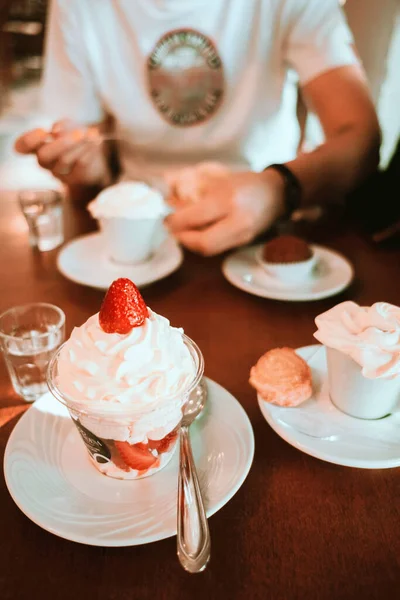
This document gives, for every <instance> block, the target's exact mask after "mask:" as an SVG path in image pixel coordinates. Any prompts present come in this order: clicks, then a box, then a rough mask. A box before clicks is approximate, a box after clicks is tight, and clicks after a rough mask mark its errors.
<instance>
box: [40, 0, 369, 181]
mask: <svg viewBox="0 0 400 600" xmlns="http://www.w3.org/2000/svg"><path fill="white" fill-rule="evenodd" d="M351 44H352V37H351V34H350V31H349V29H348V27H347V24H346V22H345V19H344V17H343V14H342V12H341V10H340V8H339V5H338V0H53V3H52V8H51V11H50V17H49V32H48V39H47V51H46V67H45V73H44V80H43V100H44V106H45V112H46V114H47V116H50V117H51V118H52V119H59V118H65V117H69V118H73V119H76V120H78V121H80V122H83V123H93V122H97V121H99V120H102V119H103V117H104V115H105V114H106V113H110V114H111V115H113V116H114V117H115V120H116V122H117V127H118V129H119V130H120V133H122V134H123V135H124V136H127V137H129V139H130V140H131V142H132V146H129V148H128V146H127V145H124V144H123V145H121V148H120V154H121V162H122V166H123V169H124V171H125V172H126V173H127V174H128V176H129V177H138V176H139V177H140V174H141V173H143V169H144V168H148V169H151V170H155V171H159V170H163V169H165V168H168V167H170V166H174V167H176V166H180V165H186V164H190V163H194V162H197V161H199V160H219V161H222V162H224V163H226V164H228V165H229V166H231V167H232V168H251V169H254V170H260V169H262V168H263V167H265V166H266V165H268V164H270V163H272V162H283V161H287V160H290V159H292V158H293V157H294V156H295V153H296V148H297V143H298V137H299V130H298V124H297V120H296V115H295V103H296V90H295V82H296V80H297V79H298V81H299V83H300V85H304V84H306V83H307V82H308V81H310V80H312V79H313V78H315V77H316V76H318V75H319V74H321V73H322V72H324V71H327V70H329V69H331V68H334V67H338V66H342V65H347V64H352V63H354V62H356V61H357V59H356V57H355V55H354V52H353V50H352V46H351ZM295 74H297V75H295ZM332 93H333V94H334V93H335V90H333V91H332ZM338 93H339V92H338Z"/></svg>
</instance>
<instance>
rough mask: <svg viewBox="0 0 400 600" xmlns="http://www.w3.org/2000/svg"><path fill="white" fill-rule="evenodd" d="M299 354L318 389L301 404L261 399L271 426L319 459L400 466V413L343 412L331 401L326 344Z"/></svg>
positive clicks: (368, 466)
mask: <svg viewBox="0 0 400 600" xmlns="http://www.w3.org/2000/svg"><path fill="white" fill-rule="evenodd" d="M297 353H298V354H299V355H300V356H302V357H303V358H304V359H305V360H307V362H308V364H309V365H310V367H311V369H312V375H313V388H314V393H313V396H312V398H310V400H307V401H306V402H304V403H303V404H301V405H300V406H298V407H297V408H283V407H280V406H274V405H272V404H268V403H267V402H264V401H263V400H261V398H258V403H259V406H260V409H261V412H262V414H263V415H264V417H265V419H266V420H267V422H268V423H269V425H270V426H271V427H272V429H274V430H275V431H276V433H277V434H278V435H280V436H281V438H283V439H284V440H285V441H286V442H288V443H289V444H291V445H292V446H294V447H295V448H297V449H298V450H301V451H302V452H305V453H306V454H310V455H311V456H315V457H316V458H320V459H321V460H325V461H327V462H331V463H335V464H337V465H344V466H347V467H359V468H363V469H387V468H390V467H398V466H400V415H399V413H397V414H393V415H390V416H388V417H386V418H384V419H379V420H375V421H369V420H368V421H366V420H363V419H355V418H354V417H350V416H349V415H346V414H344V413H342V412H341V411H340V410H338V409H337V408H336V407H335V406H334V405H333V404H332V402H331V401H330V398H329V391H328V382H327V366H326V355H325V348H324V347H323V346H307V347H305V348H300V349H299V350H297Z"/></svg>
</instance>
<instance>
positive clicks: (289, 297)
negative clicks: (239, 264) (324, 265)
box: [222, 244, 355, 302]
mask: <svg viewBox="0 0 400 600" xmlns="http://www.w3.org/2000/svg"><path fill="white" fill-rule="evenodd" d="M263 245H264V244H256V245H252V246H246V247H244V248H240V249H238V250H235V251H234V252H232V253H231V254H230V255H229V256H227V257H226V258H225V260H224V261H223V263H222V273H223V275H224V277H225V278H226V279H227V281H228V282H229V283H230V284H231V285H233V286H234V287H236V288H238V289H240V290H242V291H243V292H247V293H248V294H251V295H253V296H257V297H259V298H266V299H269V300H278V301H283V302H314V301H317V300H323V299H325V298H330V297H332V296H336V295H337V294H340V293H341V292H343V291H344V290H345V289H347V288H348V287H349V286H350V285H351V284H352V282H353V281H354V277H355V270H354V266H353V264H352V263H351V262H350V261H349V260H348V259H347V258H346V257H345V256H344V255H343V254H342V253H341V252H338V251H337V250H334V249H333V248H328V247H327V246H322V245H319V244H311V245H310V247H311V248H312V249H313V251H314V253H315V257H316V263H318V261H319V260H321V259H320V258H319V257H320V254H321V252H322V253H323V254H325V255H326V256H328V257H329V258H330V259H333V258H337V259H339V260H340V261H341V262H342V264H343V267H344V266H345V267H346V268H347V269H348V273H347V276H346V279H343V282H342V283H340V284H338V285H336V286H335V287H331V288H328V289H325V290H322V291H318V292H312V291H310V292H307V291H306V292H304V291H303V292H300V293H298V292H297V295H293V292H295V291H296V289H300V290H301V289H302V288H303V289H304V286H305V285H308V284H309V281H308V280H305V281H302V282H298V286H296V288H291V287H287V288H286V289H285V288H280V289H278V288H276V291H272V289H271V288H263V289H261V288H262V286H261V285H258V284H257V285H256V286H254V285H253V284H251V283H247V282H245V281H243V279H242V277H241V276H238V275H236V274H232V262H234V261H235V259H236V258H237V257H238V256H239V257H241V256H247V257H248V258H249V260H251V261H253V262H254V265H252V266H251V268H254V267H257V268H259V269H262V268H261V265H259V263H258V261H257V259H256V253H257V252H259V250H260V248H262V246H263ZM322 260H323V259H322ZM262 273H263V275H265V276H266V277H268V278H269V279H271V276H270V275H268V274H267V273H266V271H265V270H262ZM281 283H282V282H281Z"/></svg>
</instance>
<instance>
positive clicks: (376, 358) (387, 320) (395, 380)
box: [314, 302, 400, 419]
mask: <svg viewBox="0 0 400 600" xmlns="http://www.w3.org/2000/svg"><path fill="white" fill-rule="evenodd" d="M315 323H316V325H317V327H318V330H317V331H316V333H315V334H314V336H315V337H316V338H317V340H318V341H320V342H321V343H322V344H324V345H325V347H326V356H327V364H328V384H329V395H330V398H331V401H332V402H333V404H334V405H335V406H336V407H337V408H338V409H339V410H341V411H342V412H344V413H346V414H348V415H350V416H352V417H357V418H359V419H381V418H383V417H386V416H387V415H389V414H391V413H393V412H394V411H396V410H399V409H400V308H398V307H396V306H393V305H391V304H387V303H385V302H377V303H376V304H373V305H372V306H371V307H361V306H358V305H357V304H355V303H354V302H342V303H341V304H338V305H337V306H335V307H334V308H332V309H331V310H328V311H327V312H325V313H323V314H321V315H319V316H318V317H317V318H316V319H315Z"/></svg>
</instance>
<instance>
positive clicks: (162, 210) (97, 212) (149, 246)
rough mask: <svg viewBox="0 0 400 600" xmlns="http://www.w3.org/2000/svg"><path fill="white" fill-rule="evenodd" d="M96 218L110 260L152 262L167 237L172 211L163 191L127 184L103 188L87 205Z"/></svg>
mask: <svg viewBox="0 0 400 600" xmlns="http://www.w3.org/2000/svg"><path fill="white" fill-rule="evenodd" d="M88 210H89V212H90V214H91V215H92V217H94V218H95V219H97V220H98V221H99V224H100V229H101V231H102V234H103V236H104V239H105V245H106V248H107V251H108V254H109V256H110V258H111V259H112V260H113V261H115V262H117V263H121V264H140V263H143V262H145V261H146V260H149V259H150V258H151V256H152V255H153V254H154V252H155V251H156V250H157V249H158V248H159V246H160V245H161V244H162V242H163V241H164V240H165V238H166V231H165V228H164V225H163V221H164V218H165V217H166V215H167V214H168V212H169V208H168V205H167V204H166V203H165V201H164V198H163V196H162V194H161V193H160V192H158V191H157V190H156V189H154V188H151V187H150V186H148V185H147V184H146V183H142V182H140V181H124V182H120V183H117V184H115V185H112V186H109V187H108V188H106V189H104V190H103V191H102V192H100V194H99V195H98V196H97V197H96V198H95V199H94V200H93V201H92V202H90V204H89V205H88Z"/></svg>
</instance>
